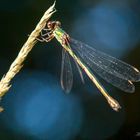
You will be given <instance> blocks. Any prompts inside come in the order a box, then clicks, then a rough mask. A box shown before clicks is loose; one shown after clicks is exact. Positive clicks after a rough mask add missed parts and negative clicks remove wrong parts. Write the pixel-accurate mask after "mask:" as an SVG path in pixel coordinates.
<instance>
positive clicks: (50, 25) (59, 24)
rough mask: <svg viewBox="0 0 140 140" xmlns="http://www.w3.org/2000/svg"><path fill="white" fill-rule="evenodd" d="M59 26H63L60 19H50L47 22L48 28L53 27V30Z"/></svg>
mask: <svg viewBox="0 0 140 140" xmlns="http://www.w3.org/2000/svg"><path fill="white" fill-rule="evenodd" d="M59 26H61V23H60V22H59V21H49V22H48V23H47V27H48V29H51V30H53V29H55V28H56V27H59Z"/></svg>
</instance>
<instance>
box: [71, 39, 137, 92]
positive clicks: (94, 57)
mask: <svg viewBox="0 0 140 140" xmlns="http://www.w3.org/2000/svg"><path fill="white" fill-rule="evenodd" d="M70 45H71V48H72V50H73V51H74V52H75V54H76V55H77V56H78V57H79V58H80V59H81V60H82V62H84V63H85V64H86V65H87V66H89V68H90V69H91V70H92V71H95V72H96V73H97V74H98V75H99V76H100V77H102V78H103V79H104V80H106V81H107V82H109V83H111V84H112V85H114V86H116V87H117V88H119V89H121V90H123V91H125V92H134V90H135V87H134V85H133V83H132V82H131V81H139V80H140V72H139V71H138V70H137V69H136V68H134V67H133V66H131V65H129V64H127V63H125V62H123V61H121V60H118V59H116V58H114V57H112V56H109V55H107V54H105V53H102V52H100V51H98V50H96V49H94V48H92V47H90V46H88V45H86V44H84V43H82V42H80V41H77V40H74V39H71V40H70Z"/></svg>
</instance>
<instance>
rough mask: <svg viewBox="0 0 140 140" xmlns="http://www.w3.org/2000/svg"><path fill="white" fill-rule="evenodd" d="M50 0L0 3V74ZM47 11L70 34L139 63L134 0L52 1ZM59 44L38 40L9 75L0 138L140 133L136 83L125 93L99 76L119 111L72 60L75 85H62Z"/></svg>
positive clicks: (138, 13)
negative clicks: (13, 74)
mask: <svg viewBox="0 0 140 140" xmlns="http://www.w3.org/2000/svg"><path fill="white" fill-rule="evenodd" d="M53 2H54V1H52V0H20V1H19V0H13V1H11V0H1V1H0V42H1V45H0V76H1V77H2V76H3V74H5V73H6V72H7V70H8V69H9V66H10V64H11V63H12V62H13V60H14V59H15V58H16V56H17V54H18V52H19V50H20V49H21V47H22V45H23V44H24V42H25V41H26V40H27V38H28V35H29V34H30V33H31V32H32V30H33V29H34V28H35V26H36V24H37V23H38V21H39V20H40V18H41V17H42V15H43V14H44V12H45V11H46V9H48V8H49V7H50V6H51V5H52V4H53ZM56 9H57V13H55V15H54V16H53V17H52V19H54V20H59V21H61V23H62V27H63V29H64V30H65V31H66V32H67V33H69V35H70V36H72V37H73V38H75V39H77V40H81V41H83V42H85V43H87V44H89V45H91V46H93V45H92V44H94V43H95V42H96V44H98V45H97V46H93V47H94V48H96V49H98V50H101V51H104V52H105V53H108V54H110V55H113V56H115V57H117V58H119V59H121V60H124V61H125V62H127V63H129V64H131V65H133V66H135V67H136V68H138V69H140V1H139V0H123V1H122V0H113V1H112V0H57V2H56ZM61 50H62V47H61V46H60V44H59V43H58V42H57V41H56V40H55V39H54V40H52V41H51V42H49V43H38V44H37V45H36V46H35V47H34V48H33V50H32V51H31V53H30V54H29V56H28V57H27V59H26V61H25V63H24V67H23V69H22V70H21V72H20V73H19V74H18V75H17V76H16V77H15V78H14V79H13V80H12V85H13V86H12V88H11V89H10V91H9V92H8V93H7V94H6V96H4V98H3V100H2V101H1V105H2V106H3V107H4V108H5V111H4V112H3V113H0V140H106V139H107V140H118V139H134V138H139V137H140V83H135V86H136V92H135V93H134V94H127V93H124V92H122V91H120V90H118V89H116V88H115V87H113V86H111V85H110V84H108V83H106V82H105V81H103V80H102V79H100V80H101V82H102V84H103V85H104V87H105V88H106V90H107V91H108V92H109V93H110V95H111V96H113V97H114V98H115V99H117V100H118V101H119V103H120V104H121V106H122V109H121V110H120V111H119V112H118V113H117V112H114V111H113V110H112V109H111V108H110V106H109V105H108V104H107V102H106V100H105V99H104V97H103V96H102V95H101V94H100V92H99V91H98V90H97V89H96V87H95V86H94V85H93V84H92V82H91V81H90V80H89V79H88V77H87V76H86V75H85V74H84V78H85V84H84V85H83V84H82V82H80V78H79V75H78V72H77V70H76V69H75V66H74V65H73V73H74V87H73V89H72V91H71V94H69V95H66V94H64V91H63V90H62V89H61V85H60V69H61Z"/></svg>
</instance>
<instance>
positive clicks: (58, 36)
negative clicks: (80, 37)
mask: <svg viewBox="0 0 140 140" xmlns="http://www.w3.org/2000/svg"><path fill="white" fill-rule="evenodd" d="M53 34H54V36H55V38H56V39H57V40H58V42H60V44H61V45H62V38H63V35H64V34H65V31H64V30H62V29H61V28H60V27H57V28H55V30H54V31H53Z"/></svg>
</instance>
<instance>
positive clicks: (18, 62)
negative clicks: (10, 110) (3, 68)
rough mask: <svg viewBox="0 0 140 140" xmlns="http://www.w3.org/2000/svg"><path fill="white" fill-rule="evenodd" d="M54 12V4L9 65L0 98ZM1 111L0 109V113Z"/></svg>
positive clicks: (2, 83) (8, 87)
mask: <svg viewBox="0 0 140 140" xmlns="http://www.w3.org/2000/svg"><path fill="white" fill-rule="evenodd" d="M54 12H56V10H55V2H54V4H53V5H52V6H51V7H50V8H49V9H48V10H47V11H46V12H45V14H44V15H43V17H42V18H41V20H40V21H39V23H38V24H37V26H36V28H35V29H34V30H33V32H32V33H31V35H30V36H29V38H28V39H27V41H26V42H25V44H24V45H23V47H22V48H21V50H20V52H19V54H18V56H17V58H16V59H15V60H14V62H13V63H12V64H11V66H10V68H9V71H8V72H7V73H6V74H5V75H4V76H3V78H2V79H1V81H0V98H1V97H2V96H3V95H4V94H5V93H6V92H7V91H8V90H9V89H10V87H11V85H10V81H11V80H12V78H14V76H15V75H16V74H17V73H18V72H19V71H20V69H21V68H22V66H23V62H24V60H25V59H26V57H27V55H28V53H29V52H30V51H31V50H32V48H33V47H34V45H35V44H36V43H37V40H36V37H38V35H39V34H40V32H41V30H42V29H43V28H44V27H45V26H46V22H47V21H48V20H49V18H50V17H51V16H52V14H53V13H54ZM2 110H3V109H2V108H1V107H0V111H2Z"/></svg>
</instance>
